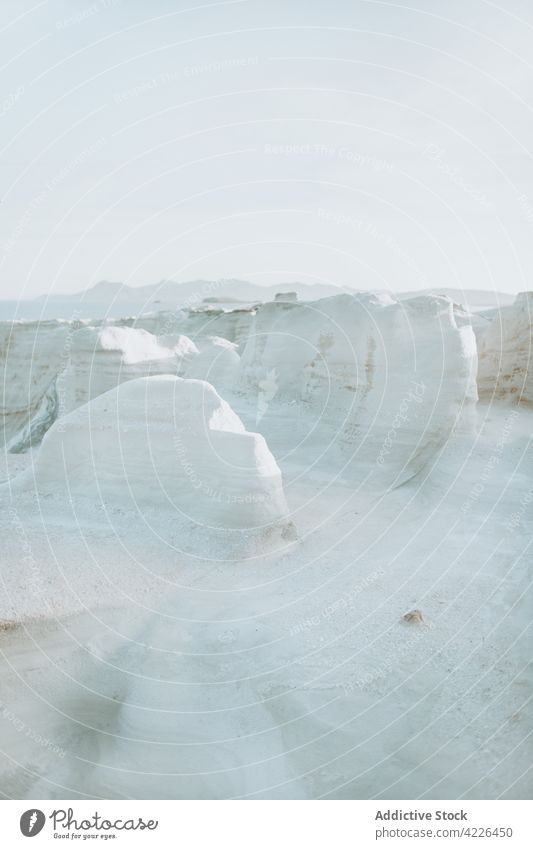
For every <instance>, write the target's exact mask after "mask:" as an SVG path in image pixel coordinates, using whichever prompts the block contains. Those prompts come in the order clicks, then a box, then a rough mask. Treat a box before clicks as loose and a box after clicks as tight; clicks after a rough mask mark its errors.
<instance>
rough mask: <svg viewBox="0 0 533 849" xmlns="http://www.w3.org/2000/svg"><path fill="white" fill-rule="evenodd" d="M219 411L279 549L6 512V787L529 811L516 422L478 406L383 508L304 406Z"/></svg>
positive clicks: (58, 514)
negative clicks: (347, 472) (476, 802)
mask: <svg viewBox="0 0 533 849" xmlns="http://www.w3.org/2000/svg"><path fill="white" fill-rule="evenodd" d="M224 397H226V399H227V400H228V401H229V402H230V403H231V405H232V407H233V409H234V410H235V411H236V412H237V413H238V415H239V416H240V417H241V418H242V420H243V422H244V424H245V425H246V427H248V429H250V430H260V431H261V432H262V433H263V434H264V435H265V437H266V439H267V442H268V445H269V448H270V450H271V451H272V453H273V455H274V457H275V458H276V460H277V462H278V464H279V466H280V468H281V470H282V472H283V476H284V483H285V494H286V496H287V500H288V503H289V507H290V509H291V511H294V521H295V524H296V527H297V530H298V538H297V539H296V540H291V539H283V538H282V537H275V538H274V539H270V540H269V541H268V546H267V547H265V545H264V544H263V543H264V541H258V539H257V538H256V536H254V535H253V534H249V535H247V534H246V533H243V534H241V535H237V536H235V535H230V536H229V537H228V536H227V535H222V536H220V535H217V534H216V533H213V534H209V533H207V532H206V533H205V534H203V535H202V539H201V540H199V539H198V530H197V529H196V528H194V527H193V526H190V525H188V524H187V523H185V522H182V523H178V522H177V521H176V519H175V518H173V517H170V518H169V517H168V516H167V515H166V514H164V513H163V512H160V511H157V510H155V509H154V510H150V509H149V508H145V507H143V508H142V511H140V512H138V513H135V511H128V510H126V509H124V508H121V507H120V506H116V505H115V506H113V505H107V506H105V507H103V506H102V505H100V506H96V505H95V504H93V503H91V502H90V501H88V500H86V499H83V498H82V497H79V496H76V497H75V498H74V500H73V501H72V503H69V501H68V499H65V498H64V497H63V496H60V495H59V494H57V495H56V494H51V495H49V496H48V497H46V498H42V499H40V500H39V501H38V502H35V501H34V500H32V499H31V498H30V496H29V495H28V494H18V495H16V496H14V497H13V501H12V506H11V507H10V508H5V507H4V508H3V511H2V515H1V540H2V552H1V560H2V571H1V576H2V582H3V584H2V598H1V610H0V619H1V620H3V622H4V623H5V625H4V630H3V631H2V633H0V646H1V648H2V657H1V666H2V668H1V670H0V681H1V694H0V699H1V703H2V704H1V707H0V750H1V751H2V752H3V756H2V762H1V764H2V765H1V770H0V791H1V793H2V795H3V796H5V797H13V798H21V797H28V798H78V797H79V798H85V797H91V798H97V797H103V798H106V797H119V798H120V797H130V798H149V797H154V798H176V797H177V798H189V797H191V798H198V797H199V798H206V797H207V798H213V797H214V798H228V797H231V798H235V797H238V798H241V797H247V798H317V797H321V798H322V797H329V798H368V797H382V798H457V797H463V798H497V797H503V798H530V796H531V790H532V784H533V780H532V775H531V764H532V754H533V746H532V743H531V738H530V736H529V735H530V734H531V729H532V710H531V695H532V692H533V688H532V684H533V675H532V667H531V646H532V633H531V619H532V617H531V610H532V601H533V599H532V598H531V596H532V593H531V589H530V583H531V548H532V547H531V540H532V533H533V521H532V504H533V491H532V489H531V468H532V459H533V450H532V448H531V443H530V434H531V433H532V430H533V428H532V425H533V410H531V409H526V408H521V409H519V410H517V409H516V408H512V407H510V406H506V405H505V404H504V402H500V403H498V404H492V405H483V404H481V405H478V407H477V411H476V417H477V421H476V429H475V433H474V434H472V433H467V432H466V430H464V429H459V430H458V431H456V432H455V433H453V434H452V436H451V437H450V438H449V439H448V441H447V443H446V445H445V447H444V448H442V449H439V448H438V447H436V449H435V453H434V456H433V458H432V460H431V462H430V463H429V464H428V466H426V467H425V468H424V469H423V470H422V471H421V472H420V473H419V474H418V475H417V476H416V477H414V478H412V479H411V480H410V481H408V482H407V483H405V484H404V485H403V486H400V487H399V488H397V489H394V490H393V491H389V492H385V491H384V490H380V489H379V488H376V489H375V490H374V489H372V488H369V487H367V486H365V483H364V471H365V470H364V465H363V466H362V469H361V480H360V481H356V482H355V485H354V480H353V477H351V478H350V480H349V481H348V480H344V479H343V476H342V474H338V470H339V469H340V467H341V466H340V464H339V457H338V452H339V451H340V450H341V449H340V448H339V446H338V444H337V443H334V444H333V446H332V448H331V451H330V452H327V451H326V452H325V453H324V452H323V447H324V444H325V442H324V440H325V433H324V431H322V432H321V433H320V434H318V433H316V432H314V431H313V423H312V422H311V421H310V420H309V419H308V417H307V414H306V412H305V409H302V408H300V407H299V408H298V414H297V415H295V410H294V406H292V407H291V405H290V402H287V403H281V402H280V403H279V404H272V405H271V406H270V408H269V409H268V410H267V412H266V413H265V415H264V416H263V418H262V419H261V422H260V423H259V425H257V424H256V414H257V411H256V406H255V404H251V403H249V402H248V401H247V400H246V398H245V397H244V396H234V397H230V396H229V395H226V396H224ZM332 433H333V431H332ZM391 450H392V451H394V446H392V449H391ZM310 456H314V457H316V458H317V461H316V463H315V464H314V465H312V466H311V464H310V462H309V457H310ZM31 460H32V458H31V454H25V455H10V456H9V461H10V464H11V468H10V469H9V470H7V469H6V470H5V473H4V474H1V475H0V477H3V478H7V477H8V476H9V475H10V474H13V473H14V472H15V471H17V470H20V468H21V467H22V466H24V465H28V464H30V465H31ZM332 469H335V470H336V471H335V473H333V474H332ZM303 472H305V474H303ZM21 599H23V600H24V604H22V601H21ZM413 609H418V610H420V611H421V612H422V614H423V622H422V623H416V622H411V623H408V622H406V621H404V620H403V618H402V617H403V615H404V614H405V613H406V612H408V611H411V610H413ZM43 610H45V611H47V613H46V615H43Z"/></svg>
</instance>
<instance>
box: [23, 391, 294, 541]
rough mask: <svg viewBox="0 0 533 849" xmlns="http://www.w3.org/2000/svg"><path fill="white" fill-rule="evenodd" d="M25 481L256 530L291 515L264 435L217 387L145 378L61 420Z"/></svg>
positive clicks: (40, 488)
mask: <svg viewBox="0 0 533 849" xmlns="http://www.w3.org/2000/svg"><path fill="white" fill-rule="evenodd" d="M19 485H20V486H22V487H23V488H24V487H27V486H34V485H35V486H36V487H37V489H38V491H39V492H41V493H46V492H52V493H56V494H57V493H68V494H73V493H75V494H78V495H81V496H84V497H88V498H91V499H93V500H102V501H104V502H105V501H107V500H111V501H115V502H117V503H120V504H121V505H126V504H131V502H132V500H133V501H134V502H135V503H136V504H137V505H143V506H144V505H148V506H150V507H154V506H155V507H157V509H161V508H165V509H168V510H173V511H175V512H176V513H177V514H178V516H177V518H182V519H185V520H192V521H194V522H197V523H199V524H201V525H202V526H210V527H219V528H220V527H221V528H237V529H252V528H257V527H263V526H265V525H269V524H271V523H276V522H279V521H282V520H283V519H284V518H285V517H286V515H287V505H286V502H285V497H284V494H283V487H282V480H281V473H280V470H279V468H278V466H277V464H276V461H275V460H274V457H273V456H272V454H271V453H270V451H269V449H268V446H267V444H266V442H265V440H264V438H263V437H262V436H261V435H259V434H257V433H249V432H247V431H246V430H245V428H244V425H243V424H242V422H241V420H240V419H239V417H238V416H237V415H236V414H235V413H234V412H233V411H232V409H231V407H230V406H229V405H228V404H227V403H226V402H225V401H224V400H222V398H221V397H220V396H219V395H218V393H217V392H216V391H215V390H214V389H213V387H212V386H211V385H210V384H209V383H206V382H205V381H200V380H184V379H182V378H179V377H174V376H171V375H160V376H157V377H148V378H139V379H137V380H131V381H128V382H126V383H122V384H121V385H119V386H118V387H116V388H115V389H112V390H110V391H108V392H105V393H104V394H103V395H99V396H98V397H97V398H95V399H94V400H93V401H91V402H89V403H88V404H85V405H83V406H81V407H79V408H78V409H76V410H74V411H73V412H72V413H70V414H68V415H66V416H64V417H63V418H60V419H58V420H57V421H56V422H55V424H54V425H53V426H52V428H51V429H50V430H49V431H48V433H47V434H46V435H45V437H44V439H43V442H42V444H41V447H40V449H39V451H38V453H37V455H36V458H35V463H34V466H33V469H32V470H31V474H28V475H22V476H21V477H20V479H19Z"/></svg>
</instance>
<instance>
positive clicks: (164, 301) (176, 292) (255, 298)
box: [0, 279, 514, 320]
mask: <svg viewBox="0 0 533 849" xmlns="http://www.w3.org/2000/svg"><path fill="white" fill-rule="evenodd" d="M343 291H344V292H346V291H352V292H356V291H362V290H361V289H355V288H354V289H346V288H344V289H342V288H340V287H336V286H330V285H325V284H320V283H313V284H305V283H287V284H286V285H276V286H259V285H257V284H256V283H250V282H248V281H246V280H233V279H221V280H191V281H189V282H186V283H176V282H175V281H173V280H163V281H161V282H160V283H154V284H151V285H147V286H138V287H133V286H126V285H124V284H122V283H116V282H111V281H108V280H103V281H101V282H100V283H97V284H96V285H95V286H92V287H90V288H89V289H86V290H85V291H83V292H75V293H73V294H58V295H41V296H39V297H38V298H35V299H34V300H27V301H18V302H17V301H0V319H3V320H11V319H13V318H23V319H24V318H25V319H33V320H35V319H38V318H64V319H69V318H72V317H73V316H74V317H78V318H101V317H103V316H110V317H115V318H118V317H124V316H128V315H138V314H139V313H147V312H156V311H158V310H175V309H179V308H183V307H184V308H187V307H200V306H205V305H206V304H208V303H213V304H217V305H220V304H223V303H227V304H228V306H231V305H233V306H234V307H235V306H237V305H238V304H239V303H246V304H250V303H256V302H260V301H270V300H273V299H274V297H275V295H276V294H277V293H279V292H284V293H285V292H296V293H297V295H298V298H299V299H300V300H316V299H318V298H325V297H327V296H328V295H335V294H339V293H340V292H343ZM429 292H433V293H434V294H443V295H448V296H449V297H450V298H452V300H454V301H456V302H457V303H462V304H464V306H465V307H467V308H468V309H470V310H472V311H474V310H480V309H490V308H494V307H500V306H506V305H508V304H510V303H512V302H513V300H514V295H509V294H505V293H503V292H492V291H488V290H478V289H469V290H464V291H463V290H461V289H434V290H429V289H426V290H424V291H414V292H402V293H392V294H395V296H396V297H398V298H400V299H403V298H406V297H414V296H416V295H421V294H427V293H429Z"/></svg>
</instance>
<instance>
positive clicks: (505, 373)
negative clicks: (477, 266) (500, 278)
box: [478, 292, 533, 404]
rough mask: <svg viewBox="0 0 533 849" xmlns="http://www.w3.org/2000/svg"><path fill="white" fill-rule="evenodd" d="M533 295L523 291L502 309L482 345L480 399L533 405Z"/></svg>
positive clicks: (486, 333)
mask: <svg viewBox="0 0 533 849" xmlns="http://www.w3.org/2000/svg"><path fill="white" fill-rule="evenodd" d="M532 328H533V292H520V294H518V295H517V296H516V300H515V302H514V304H513V305H512V306H510V307H506V308H504V309H502V310H499V311H498V312H497V313H496V314H495V316H494V318H493V319H492V322H491V323H490V325H489V327H488V328H487V330H486V331H485V333H484V334H483V336H482V338H481V340H480V343H479V369H478V387H479V395H480V398H483V399H487V400H489V399H491V398H500V399H510V400H511V401H514V402H515V403H517V404H531V403H533V368H532Z"/></svg>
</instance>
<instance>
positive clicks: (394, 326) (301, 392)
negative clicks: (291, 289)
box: [241, 293, 477, 481]
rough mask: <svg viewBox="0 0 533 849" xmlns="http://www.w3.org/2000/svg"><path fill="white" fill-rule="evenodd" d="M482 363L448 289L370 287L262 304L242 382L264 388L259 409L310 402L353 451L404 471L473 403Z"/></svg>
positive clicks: (416, 465) (412, 469)
mask: <svg viewBox="0 0 533 849" xmlns="http://www.w3.org/2000/svg"><path fill="white" fill-rule="evenodd" d="M475 371H476V344H475V338H474V333H473V330H472V327H471V326H469V325H468V324H465V323H462V326H458V324H457V321H456V318H455V314H454V310H453V304H452V302H451V301H450V300H449V299H448V298H445V297H438V296H427V295H425V296H421V297H418V298H412V299H409V300H406V301H403V302H402V303H398V302H396V301H394V300H393V299H392V298H390V297H389V296H387V295H385V296H383V295H371V294H366V293H365V294H360V295H359V294H358V295H337V296H334V297H332V298H324V299H323V300H319V301H315V302H313V303H307V304H291V303H279V302H276V303H270V304H265V305H264V306H262V307H260V308H259V309H258V311H257V315H256V317H255V323H254V326H253V329H252V332H251V333H250V336H249V339H248V342H247V345H246V347H245V350H244V352H243V354H242V371H241V387H242V389H243V390H245V391H248V392H250V391H251V392H255V393H257V398H258V409H259V407H261V410H260V414H261V415H260V417H262V416H264V415H265V414H267V410H270V412H271V414H272V416H276V415H278V413H277V412H276V410H277V409H278V407H279V404H280V402H281V403H286V404H294V403H295V402H296V403H299V404H304V405H305V406H306V408H307V409H312V410H314V412H315V417H316V427H317V428H323V427H327V428H329V429H330V430H333V432H334V439H335V441H336V442H338V443H344V444H345V445H346V447H347V448H348V451H349V453H351V454H352V455H353V456H354V461H356V462H357V461H361V460H365V461H373V462H374V464H377V465H378V466H380V467H383V466H387V465H389V464H390V463H392V464H393V466H394V467H396V469H398V474H399V476H400V481H401V480H403V479H405V478H406V477H410V476H411V475H412V474H414V473H416V472H417V471H418V470H419V469H420V468H422V466H423V465H424V464H425V462H426V461H427V459H428V458H429V457H430V456H432V454H433V453H434V452H435V449H436V448H438V447H439V446H441V445H443V444H444V442H445V441H446V439H447V437H448V436H449V434H450V432H451V430H452V428H453V427H454V425H455V424H456V423H457V422H458V421H459V420H460V419H461V418H462V415H463V412H464V410H465V409H468V410H470V409H471V408H472V407H473V404H474V402H475V401H476V400H477V394H476V384H475ZM354 448H355V449H356V450H355V453H354Z"/></svg>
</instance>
